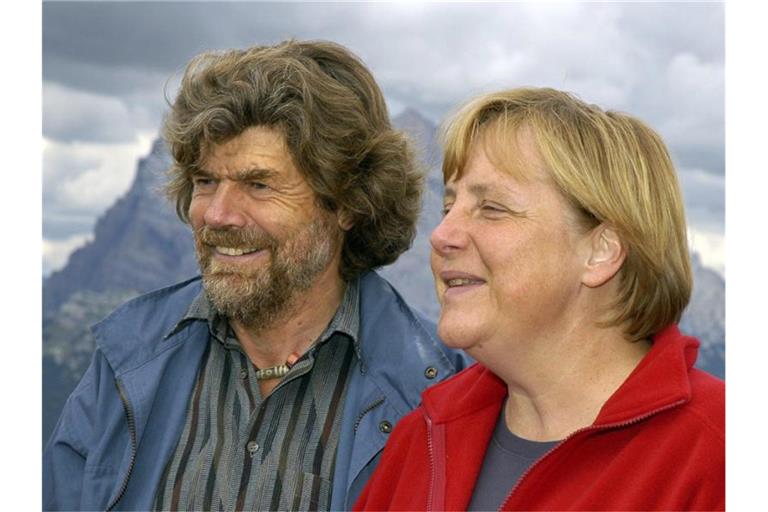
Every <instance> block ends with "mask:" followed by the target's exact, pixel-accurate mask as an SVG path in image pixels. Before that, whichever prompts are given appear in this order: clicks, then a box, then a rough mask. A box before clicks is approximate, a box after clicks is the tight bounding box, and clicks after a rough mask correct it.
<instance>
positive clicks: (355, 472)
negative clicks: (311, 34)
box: [43, 41, 465, 510]
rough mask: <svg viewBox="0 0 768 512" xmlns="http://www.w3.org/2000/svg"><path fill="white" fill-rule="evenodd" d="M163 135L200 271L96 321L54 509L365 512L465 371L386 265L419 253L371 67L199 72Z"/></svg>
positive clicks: (319, 54)
mask: <svg viewBox="0 0 768 512" xmlns="http://www.w3.org/2000/svg"><path fill="white" fill-rule="evenodd" d="M165 138H166V141H167V143H168V145H169V147H170V150H171V153H172V155H173V158H174V165H173V167H172V169H171V181H170V184H169V195H170V196H171V197H172V198H173V199H174V200H175V202H176V207H177V212H178V213H179V215H180V217H181V218H182V219H183V220H184V221H186V222H189V223H190V224H191V226H192V228H193V229H194V233H195V246H196V247H195V248H196V253H197V258H198V260H199V264H200V268H201V274H202V278H195V279H192V280H190V281H187V282H183V283H180V284H178V285H175V286H172V287H169V288H166V289H163V290H159V291H157V292H153V293H150V294H148V295H145V296H142V297H139V298H137V299H135V300H133V301H130V302H129V303H127V304H125V305H124V306H122V307H121V308H119V309H118V310H117V311H115V312H114V313H113V314H112V315H110V316H109V317H108V318H107V319H105V320H104V321H102V322H101V323H100V324H98V325H97V326H95V328H94V331H95V334H96V339H97V349H96V352H95V355H94V359H93V362H92V364H91V366H90V367H89V369H88V371H87V372H86V374H85V376H84V377H83V380H82V381H81V382H80V384H79V385H78V387H77V389H76V390H75V392H74V393H73V394H72V396H71V397H70V399H69V400H68V402H67V405H66V407H65V409H64V411H63V413H62V417H61V419H60V420H59V424H58V425H57V427H56V430H55V432H54V434H53V436H52V439H51V441H50V442H49V444H48V446H47V448H46V450H45V455H44V470H43V483H44V504H43V505H44V508H46V509H106V510H112V509H144V510H146V509H156V510H167V509H187V510H192V509H194V510H200V509H204V510H210V509H224V510H233V509H238V510H240V509H251V510H261V509H328V508H332V509H346V508H350V507H351V505H352V503H353V502H354V500H355V498H356V497H357V495H358V493H359V492H360V490H361V489H362V486H363V485H364V484H365V481H366V480H367V478H368V477H369V475H370V474H371V472H372V471H373V468H374V466H375V464H376V463H377V461H378V457H379V454H380V452H381V449H382V448H383V445H384V443H385V442H386V439H387V435H388V433H389V432H390V431H391V430H392V427H393V425H394V424H395V423H396V422H397V421H398V420H399V419H400V417H402V416H403V415H405V414H406V413H407V412H408V411H409V410H411V409H413V408H414V407H415V406H416V405H417V403H418V400H419V394H420V393H421V391H422V390H423V389H424V388H426V387H427V385H429V384H433V383H435V382H436V381H438V380H442V379H444V378H445V377H447V376H449V375H451V374H453V373H455V372H456V371H457V370H459V369H461V368H462V367H463V366H464V363H465V361H464V359H463V356H460V355H458V354H456V353H454V352H451V351H449V350H448V349H446V348H445V347H444V346H443V345H442V343H440V342H439V341H438V339H437V337H436V335H435V331H434V326H433V324H431V323H429V322H427V321H425V320H424V319H423V318H421V317H420V316H419V315H417V314H416V313H415V312H414V311H413V310H411V309H410V308H409V307H408V305H407V304H405V303H404V301H403V300H402V298H401V297H400V296H399V295H398V294H397V292H396V291H395V290H394V289H393V288H392V287H391V286H390V285H389V284H388V283H387V282H385V281H384V280H383V279H382V278H380V277H379V276H377V275H376V274H375V273H374V272H372V271H371V270H372V269H374V268H376V267H379V266H381V265H386V264H388V263H391V262H393V261H395V260H396V259H397V257H398V256H399V255H400V254H401V253H402V252H403V251H405V250H406V249H407V248H408V246H409V245H410V243H411V242H412V240H413V236H414V233H415V220H416V217H417V215H418V210H419V202H420V191H421V182H422V181H421V180H422V178H421V176H420V174H419V173H418V172H417V171H416V169H415V167H414V164H413V158H412V154H411V151H410V149H409V147H408V144H407V142H406V141H405V139H404V138H403V136H402V135H401V134H399V133H398V132H395V131H393V130H392V127H391V125H390V121H389V117H388V113H387V109H386V106H385V103H384V99H383V96H382V93H381V91H380V90H379V88H378V86H377V85H376V83H375V81H374V80H373V77H372V76H371V74H370V72H369V71H368V70H367V69H366V68H365V66H364V65H363V64H362V63H361V62H360V61H359V60H358V59H357V58H356V57H355V56H354V55H352V54H350V52H349V51H347V50H346V49H344V48H343V47H341V46H339V45H336V44H333V43H329V42H295V41H288V42H285V43H282V44H279V45H276V46H272V47H255V48H251V49H248V50H245V51H229V52H225V53H216V54H214V53H208V54H203V55H201V56H198V57H197V58H195V59H194V60H193V61H192V62H191V63H190V64H189V66H188V68H187V70H186V72H185V75H184V77H183V80H182V83H181V88H180V91H179V94H178V97H177V98H176V101H175V103H174V104H173V105H172V109H171V111H170V113H169V115H168V118H167V119H166V123H165Z"/></svg>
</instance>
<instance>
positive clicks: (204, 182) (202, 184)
mask: <svg viewBox="0 0 768 512" xmlns="http://www.w3.org/2000/svg"><path fill="white" fill-rule="evenodd" d="M214 183H215V182H214V180H213V179H212V178H206V177H203V176H196V177H194V178H192V186H193V187H194V188H196V189H199V188H207V187H210V186H212V185H213V184H214Z"/></svg>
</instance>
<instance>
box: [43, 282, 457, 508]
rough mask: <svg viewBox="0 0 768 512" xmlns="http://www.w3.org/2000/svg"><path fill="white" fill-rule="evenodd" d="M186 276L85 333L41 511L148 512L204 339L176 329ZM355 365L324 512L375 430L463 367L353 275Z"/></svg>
mask: <svg viewBox="0 0 768 512" xmlns="http://www.w3.org/2000/svg"><path fill="white" fill-rule="evenodd" d="M200 289H201V283H200V279H199V278H195V279H192V280H189V281H186V282H183V283H180V284H177V285H174V286H171V287H168V288H164V289H162V290H158V291H156V292H152V293H149V294H147V295H143V296H141V297H138V298H136V299H134V300H132V301H130V302H128V303H126V304H125V305H123V306H121V307H120V308H118V309H117V310H116V311H115V312H114V313H112V314H111V315H110V316H108V317H107V318H106V319H104V320H103V321H102V322H100V323H99V324H97V325H96V326H94V333H95V335H96V351H95V353H94V356H93V360H92V362H91V365H90V367H89V368H88V370H87V371H86V373H85V375H84V376H83V378H82V380H81V381H80V383H79V384H78V386H77V388H76V389H75V391H74V392H73V393H72V395H71V396H70V397H69V399H68V400H67V403H66V405H65V407H64V410H63V412H62V414H61V417H60V418H59V422H58V424H57V426H56V429H55V430H54V432H53V435H52V436H51V439H50V440H49V442H48V444H47V446H46V449H45V452H44V455H43V508H44V509H46V510H150V509H151V508H152V506H153V503H154V497H155V491H156V488H157V486H158V484H159V481H160V477H161V474H162V472H163V469H164V468H165V463H166V461H167V460H168V458H169V457H170V456H171V454H172V453H173V450H174V449H175V447H176V443H177V440H178V438H179V435H180V434H181V431H182V428H183V425H184V419H185V417H186V409H187V402H188V400H189V396H190V393H191V391H192V388H193V386H194V383H195V380H196V377H197V371H198V368H199V366H200V363H201V361H202V358H203V354H204V351H205V347H206V344H207V343H208V326H207V324H206V323H205V322H196V321H194V322H188V323H185V324H181V325H180V326H178V325H177V324H178V322H179V320H180V319H181V318H182V316H183V315H184V312H185V311H186V310H187V307H188V306H189V304H190V303H191V301H192V300H193V299H194V298H195V297H196V296H197V294H198V293H199V292H200ZM360 345H361V352H362V354H361V356H362V357H361V359H360V360H356V361H355V363H354V365H353V367H352V370H351V371H352V374H351V375H350V381H349V384H348V388H347V397H346V401H345V404H344V411H343V417H342V431H341V438H340V439H339V447H338V452H337V458H336V467H335V473H334V478H333V493H332V503H331V508H332V509H334V510H342V509H350V508H351V507H352V505H353V503H354V500H355V499H356V497H357V495H358V494H359V493H360V491H361V490H362V488H363V486H364V484H365V482H366V481H367V479H368V477H369V476H370V474H371V473H372V471H373V468H374V467H375V464H376V462H378V457H379V455H380V452H381V450H382V448H383V447H384V443H385V442H386V440H387V434H388V433H389V431H390V430H391V426H393V425H394V424H395V423H397V421H398V420H399V419H400V418H401V417H402V416H404V415H405V414H406V413H408V412H409V411H410V410H412V409H413V408H415V407H416V405H418V403H419V400H420V395H421V392H422V391H423V390H424V389H425V388H426V387H427V386H428V385H431V384H434V383H436V382H438V381H440V380H443V379H445V378H446V377H449V376H450V375H453V374H454V373H456V372H457V371H459V370H461V369H463V368H464V367H465V366H466V365H467V362H468V360H467V358H466V356H464V355H463V354H462V353H459V352H456V351H452V350H450V349H447V348H446V347H445V346H444V345H443V344H442V343H441V342H440V341H439V340H438V338H437V336H436V333H435V326H434V324H432V323H431V322H429V321H428V320H426V319H424V318H423V317H421V316H420V315H419V314H418V313H416V312H415V311H413V310H412V309H411V308H410V307H409V306H408V305H407V304H406V303H405V301H404V300H403V299H402V297H400V295H399V294H398V293H397V292H396V291H395V290H394V288H393V287H392V286H391V285H390V284H389V283H388V282H386V281H385V280H384V279H383V278H381V277H380V276H378V275H377V274H376V273H374V272H370V273H367V274H366V275H364V276H363V277H362V278H361V280H360Z"/></svg>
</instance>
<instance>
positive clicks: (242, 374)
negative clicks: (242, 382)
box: [240, 368, 248, 379]
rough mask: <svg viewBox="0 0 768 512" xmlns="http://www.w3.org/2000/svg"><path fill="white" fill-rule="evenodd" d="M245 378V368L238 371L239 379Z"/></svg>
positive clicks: (246, 372)
mask: <svg viewBox="0 0 768 512" xmlns="http://www.w3.org/2000/svg"><path fill="white" fill-rule="evenodd" d="M247 377H248V370H246V369H245V368H243V369H241V370H240V378H241V379H245V378H247Z"/></svg>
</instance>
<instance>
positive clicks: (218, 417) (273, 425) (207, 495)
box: [155, 281, 360, 510]
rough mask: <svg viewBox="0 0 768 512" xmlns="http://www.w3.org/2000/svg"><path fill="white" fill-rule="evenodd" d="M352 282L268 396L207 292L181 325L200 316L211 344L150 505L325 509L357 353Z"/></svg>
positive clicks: (161, 507) (166, 507)
mask: <svg viewBox="0 0 768 512" xmlns="http://www.w3.org/2000/svg"><path fill="white" fill-rule="evenodd" d="M358 293H359V292H358V283H357V281H354V282H352V283H349V284H348V286H347V289H346V291H345V293H344V298H343V299H342V303H341V305H340V306H339V309H338V310H337V311H336V314H335V315H334V317H333V319H332V320H331V322H330V324H329V325H328V327H327V328H326V330H325V331H324V332H323V334H322V335H321V336H320V337H319V338H318V339H317V341H316V342H315V343H314V345H313V346H312V347H311V348H310V350H309V351H307V352H306V353H305V354H304V355H302V357H301V358H300V359H299V360H298V361H297V362H296V363H295V364H294V366H293V367H292V368H291V369H290V371H289V372H288V374H287V375H286V376H285V377H283V379H282V380H281V381H280V383H279V384H278V385H277V387H275V389H274V390H273V391H272V393H270V395H269V396H267V398H264V399H263V398H262V397H261V393H260V391H259V385H258V381H257V380H256V370H258V368H256V367H255V366H254V365H253V364H252V363H251V362H250V360H249V359H248V356H247V355H246V354H245V352H244V351H243V350H242V348H241V346H240V343H239V342H238V340H237V338H236V337H235V334H234V332H233V331H232V329H231V327H230V326H229V323H228V322H227V320H226V318H224V317H222V316H220V315H218V314H216V312H215V311H214V309H213V308H212V306H211V304H210V303H209V301H208V299H207V297H206V296H205V293H204V292H203V293H201V294H200V295H199V296H198V297H197V299H195V301H194V302H193V303H192V304H191V306H190V308H189V309H188V311H187V314H186V315H185V317H184V318H183V319H182V322H185V321H193V320H204V321H207V322H208V325H209V329H210V337H211V342H210V343H209V346H208V349H207V350H208V352H207V355H206V356H205V358H204V361H203V364H202V365H201V368H200V371H199V373H198V377H197V383H196V385H195V388H194V390H193V392H192V396H191V398H190V401H189V406H188V410H187V418H186V422H185V425H184V430H183V432H182V434H181V437H180V438H179V441H178V444H177V446H176V450H175V452H174V454H173V456H172V457H171V459H170V460H169V461H168V462H167V464H166V467H165V471H164V474H163V477H162V478H161V480H160V485H159V487H158V490H157V494H156V497H155V510H327V509H328V508H329V507H330V503H331V487H332V483H331V482H332V477H333V470H334V465H335V460H336V447H337V445H338V440H339V432H340V423H341V416H342V410H343V403H344V396H345V392H346V384H347V375H348V373H349V368H350V366H351V364H352V362H353V358H354V357H359V355H360V354H359V345H358V343H357V338H358V329H359V318H358V310H359V306H358V303H359V297H358Z"/></svg>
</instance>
